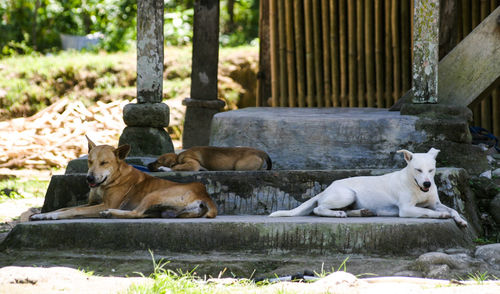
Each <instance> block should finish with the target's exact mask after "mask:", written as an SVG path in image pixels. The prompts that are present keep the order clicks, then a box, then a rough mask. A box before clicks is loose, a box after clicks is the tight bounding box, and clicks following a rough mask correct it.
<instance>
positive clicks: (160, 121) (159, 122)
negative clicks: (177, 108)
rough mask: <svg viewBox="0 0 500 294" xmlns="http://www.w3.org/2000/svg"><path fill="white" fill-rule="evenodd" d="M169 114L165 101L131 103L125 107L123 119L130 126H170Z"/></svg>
mask: <svg viewBox="0 0 500 294" xmlns="http://www.w3.org/2000/svg"><path fill="white" fill-rule="evenodd" d="M169 115H170V110H169V108H168V105H167V104H164V103H130V104H127V105H125V107H123V121H124V122H125V124H126V125H127V126H129V127H153V128H163V127H168V124H169Z"/></svg>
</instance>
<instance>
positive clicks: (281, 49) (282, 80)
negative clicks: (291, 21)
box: [278, 0, 288, 107]
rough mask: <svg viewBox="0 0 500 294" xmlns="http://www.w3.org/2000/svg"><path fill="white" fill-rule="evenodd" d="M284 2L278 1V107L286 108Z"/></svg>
mask: <svg viewBox="0 0 500 294" xmlns="http://www.w3.org/2000/svg"><path fill="white" fill-rule="evenodd" d="M285 21H286V18H285V0H278V29H279V32H278V39H279V43H278V52H279V63H280V71H279V73H280V74H279V78H280V99H279V101H280V104H279V106H282V107H283V106H287V102H288V100H287V97H288V74H287V65H286V56H287V54H286V24H285Z"/></svg>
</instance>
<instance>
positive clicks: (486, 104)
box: [480, 0, 492, 130]
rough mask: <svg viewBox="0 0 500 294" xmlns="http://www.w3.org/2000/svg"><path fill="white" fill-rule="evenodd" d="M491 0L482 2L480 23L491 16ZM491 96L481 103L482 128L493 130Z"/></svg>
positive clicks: (482, 0)
mask: <svg viewBox="0 0 500 294" xmlns="http://www.w3.org/2000/svg"><path fill="white" fill-rule="evenodd" d="M489 6H490V3H489V0H481V3H480V22H481V21H483V19H485V18H486V17H487V16H488V15H489V14H490V11H489V10H490V9H489V8H490V7H489ZM491 104H492V101H491V95H488V97H486V98H484V99H483V101H481V106H480V107H481V126H482V127H483V128H485V129H488V130H491V128H492V124H491V123H492V120H491Z"/></svg>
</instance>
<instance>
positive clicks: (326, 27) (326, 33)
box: [321, 0, 332, 107]
mask: <svg viewBox="0 0 500 294" xmlns="http://www.w3.org/2000/svg"><path fill="white" fill-rule="evenodd" d="M329 12H330V9H329V7H328V0H321V24H322V25H321V28H322V31H323V86H324V90H325V107H331V106H332V91H331V80H330V76H331V74H330V63H331V57H330V42H329V38H330V19H329Z"/></svg>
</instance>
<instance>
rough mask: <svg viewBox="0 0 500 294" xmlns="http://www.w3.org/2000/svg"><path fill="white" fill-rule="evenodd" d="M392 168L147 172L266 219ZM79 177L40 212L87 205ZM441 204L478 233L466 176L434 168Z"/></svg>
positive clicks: (53, 186) (223, 206) (64, 181)
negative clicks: (336, 184)
mask: <svg viewBox="0 0 500 294" xmlns="http://www.w3.org/2000/svg"><path fill="white" fill-rule="evenodd" d="M390 171H392V170H366V169H364V170H361V169H358V170H321V171H318V170H316V171H311V170H293V171H290V170H276V171H251V172H239V171H238V172H237V171H220V172H163V173H151V174H152V175H155V176H158V177H160V178H164V179H168V180H172V181H176V182H193V181H197V182H202V183H203V184H205V186H206V187H207V190H208V193H209V194H210V196H211V197H212V199H214V200H215V202H216V204H217V207H218V211H219V214H220V215H268V214H270V213H271V212H273V211H276V210H282V209H292V208H295V207H297V206H298V205H300V204H301V203H302V202H304V201H306V200H307V199H309V198H311V197H313V196H315V195H317V194H318V193H320V192H321V191H323V190H324V189H325V188H326V187H328V185H330V184H331V183H332V182H333V181H335V180H338V179H343V178H347V177H353V176H364V175H380V174H384V173H387V172H390ZM85 176H86V175H85V174H67V175H57V176H53V177H52V180H51V182H50V185H49V188H48V189H47V193H46V196H45V203H44V205H43V209H42V211H44V212H47V211H52V210H55V209H58V208H62V207H69V206H76V205H80V204H84V203H86V202H87V196H88V195H87V194H88V191H89V188H88V186H87V184H86V182H85ZM435 180H436V185H437V186H438V190H439V194H440V199H441V202H443V203H444V204H445V205H448V206H450V207H453V208H454V209H456V210H457V211H458V212H459V213H461V214H462V215H464V216H465V217H466V218H467V220H468V222H469V223H470V224H471V227H472V228H473V229H475V230H476V231H479V230H480V225H479V219H478V213H477V210H476V204H475V200H474V195H473V194H472V193H471V191H470V189H469V188H468V186H467V184H468V177H467V173H466V172H465V171H464V170H463V169H459V168H438V169H437V172H436V179H435Z"/></svg>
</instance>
